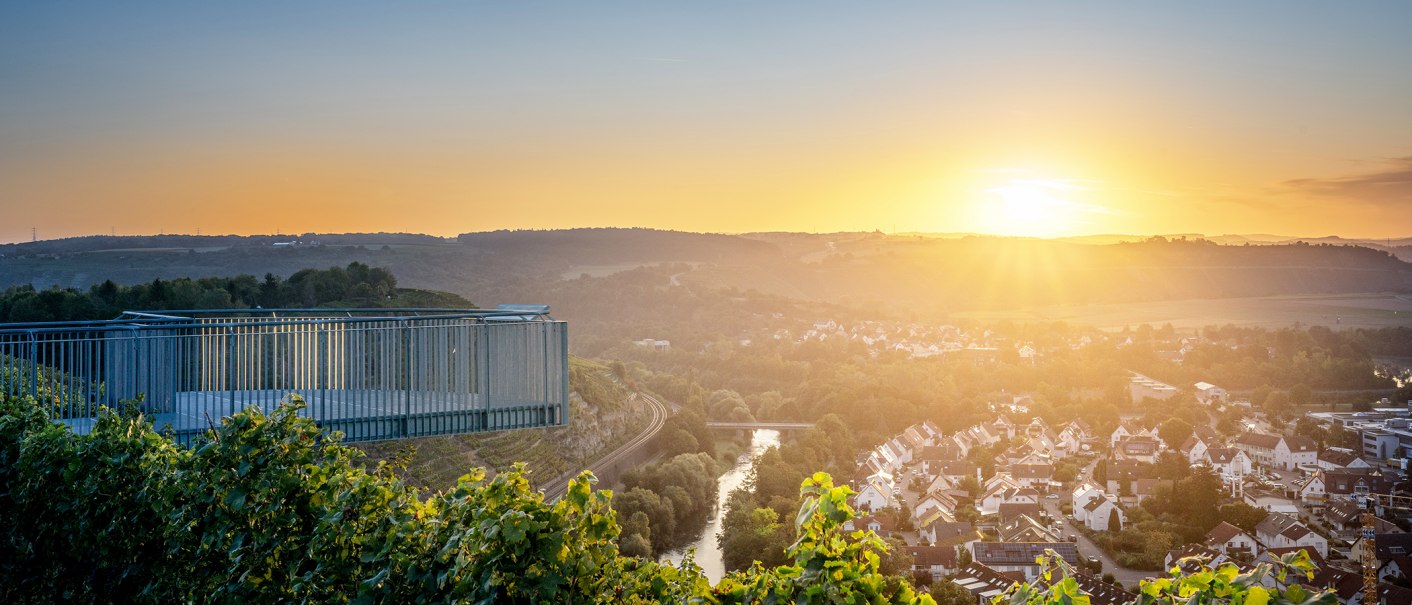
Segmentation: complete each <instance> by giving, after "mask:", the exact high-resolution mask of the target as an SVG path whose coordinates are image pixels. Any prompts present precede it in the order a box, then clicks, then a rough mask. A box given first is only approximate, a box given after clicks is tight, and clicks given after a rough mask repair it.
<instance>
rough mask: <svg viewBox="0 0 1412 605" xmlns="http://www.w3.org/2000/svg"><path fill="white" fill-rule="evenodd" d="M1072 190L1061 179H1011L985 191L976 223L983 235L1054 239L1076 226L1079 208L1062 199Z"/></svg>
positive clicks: (1066, 199)
mask: <svg viewBox="0 0 1412 605" xmlns="http://www.w3.org/2000/svg"><path fill="white" fill-rule="evenodd" d="M1073 189H1074V187H1073V186H1071V185H1070V184H1068V183H1067V182H1066V181H1064V180H1061V179H1011V180H1010V181H1009V182H1007V183H1006V184H1004V185H1001V186H999V187H993V188H990V189H987V190H985V192H984V193H985V195H984V196H982V198H981V199H980V200H978V201H977V208H976V211H977V215H978V216H977V219H978V223H979V224H980V226H981V228H982V229H983V230H984V231H985V232H986V233H991V234H995V235H1018V236H1025V237H1056V236H1060V235H1064V234H1067V233H1069V232H1070V231H1071V230H1072V229H1073V227H1074V226H1075V224H1076V223H1077V222H1079V218H1080V217H1079V216H1078V215H1079V213H1080V211H1079V206H1078V205H1077V204H1075V203H1074V202H1073V201H1072V200H1070V199H1068V198H1067V197H1066V193H1067V192H1069V191H1072V190H1073Z"/></svg>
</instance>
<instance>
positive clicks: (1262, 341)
mask: <svg viewBox="0 0 1412 605" xmlns="http://www.w3.org/2000/svg"><path fill="white" fill-rule="evenodd" d="M1130 334H1131V336H1132V337H1133V339H1134V342H1133V345H1132V346H1131V347H1130V349H1131V350H1130V351H1129V352H1128V355H1130V356H1131V358H1132V359H1133V369H1135V370H1139V371H1143V372H1145V373H1150V374H1149V375H1151V376H1152V377H1154V378H1158V379H1160V380H1163V381H1166V382H1168V383H1170V384H1173V385H1177V386H1179V387H1182V388H1189V387H1190V385H1192V384H1194V383H1195V382H1197V381H1205V382H1210V383H1213V384H1217V385H1220V386H1222V387H1225V388H1227V389H1235V390H1248V389H1256V388H1259V387H1262V386H1265V387H1267V388H1276V389H1280V390H1286V389H1289V388H1291V387H1293V386H1295V385H1300V384H1302V385H1305V386H1306V387H1308V388H1311V389H1334V390H1360V389H1390V388H1394V387H1395V386H1396V384H1395V383H1394V382H1393V380H1392V379H1391V378H1389V377H1387V376H1379V375H1377V373H1376V372H1375V370H1376V369H1377V362H1376V361H1375V360H1374V356H1396V357H1407V356H1412V329H1409V328H1404V327H1389V328H1377V329H1371V328H1360V329H1354V330H1331V329H1329V328H1326V327H1323V326H1312V327H1307V328H1281V329H1278V330H1267V329H1263V328H1251V327H1237V326H1222V327H1215V326H1212V327H1208V328H1205V329H1203V330H1202V342H1201V343H1200V344H1198V345H1196V346H1195V347H1194V348H1193V349H1192V350H1191V351H1189V352H1187V353H1186V354H1185V355H1184V356H1183V357H1182V359H1181V361H1180V362H1179V363H1178V362H1173V361H1169V360H1166V359H1163V358H1162V357H1161V356H1160V355H1159V354H1158V352H1157V351H1158V350H1159V349H1160V348H1164V347H1169V346H1171V345H1170V344H1159V342H1160V341H1159V340H1156V339H1154V337H1155V336H1160V332H1158V331H1155V330H1142V329H1139V330H1136V331H1133V332H1131V333H1130ZM1164 340H1165V339H1164Z"/></svg>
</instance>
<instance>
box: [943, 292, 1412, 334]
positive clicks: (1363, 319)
mask: <svg viewBox="0 0 1412 605" xmlns="http://www.w3.org/2000/svg"><path fill="white" fill-rule="evenodd" d="M952 316H953V317H955V318H958V319H960V318H965V319H977V320H1002V319H1009V320H1013V321H1066V322H1071V323H1084V324H1090V325H1094V326H1097V327H1100V328H1122V327H1124V326H1136V325H1139V324H1144V323H1148V324H1154V325H1161V324H1165V323H1171V324H1172V325H1173V326H1174V327H1176V328H1186V329H1190V328H1199V327H1202V326H1208V325H1213V324H1237V325H1250V326H1263V327H1270V328H1278V327H1282V326H1288V325H1291V324H1294V323H1299V324H1302V325H1306V326H1316V325H1317V326H1328V327H1331V328H1381V327H1389V326H1412V295H1408V294H1338V295H1325V296H1269V297H1259V298H1226V299H1195V300H1181V301H1161V302H1144V303H1126V304H1101V305H1083V306H1073V305H1063V306H1046V307H1033V308H1026V309H1017V310H1013V311H995V312H970V313H955V314H953V315H952Z"/></svg>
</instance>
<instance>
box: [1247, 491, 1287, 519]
mask: <svg viewBox="0 0 1412 605" xmlns="http://www.w3.org/2000/svg"><path fill="white" fill-rule="evenodd" d="M1242 496H1243V500H1245V503H1246V504H1249V505H1251V506H1254V507H1255V508H1258V509H1260V510H1267V511H1270V512H1276V513H1290V514H1295V513H1298V512H1299V507H1297V506H1295V505H1294V500H1292V499H1290V498H1289V497H1288V496H1286V495H1284V494H1281V493H1277V492H1273V491H1270V490H1264V489H1246V490H1242Z"/></svg>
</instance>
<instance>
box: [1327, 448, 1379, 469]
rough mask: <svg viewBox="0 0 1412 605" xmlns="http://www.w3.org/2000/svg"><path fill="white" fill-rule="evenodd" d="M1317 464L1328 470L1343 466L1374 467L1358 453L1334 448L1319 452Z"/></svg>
mask: <svg viewBox="0 0 1412 605" xmlns="http://www.w3.org/2000/svg"><path fill="white" fill-rule="evenodd" d="M1317 464H1318V465H1319V468H1321V469H1324V470H1326V471H1336V470H1338V469H1341V468H1372V467H1373V465H1371V464H1368V462H1367V461H1366V460H1363V459H1362V458H1359V457H1358V455H1357V454H1354V453H1353V452H1351V451H1348V450H1338V449H1334V448H1329V449H1326V450H1324V451H1322V452H1319V460H1318V462H1317Z"/></svg>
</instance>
